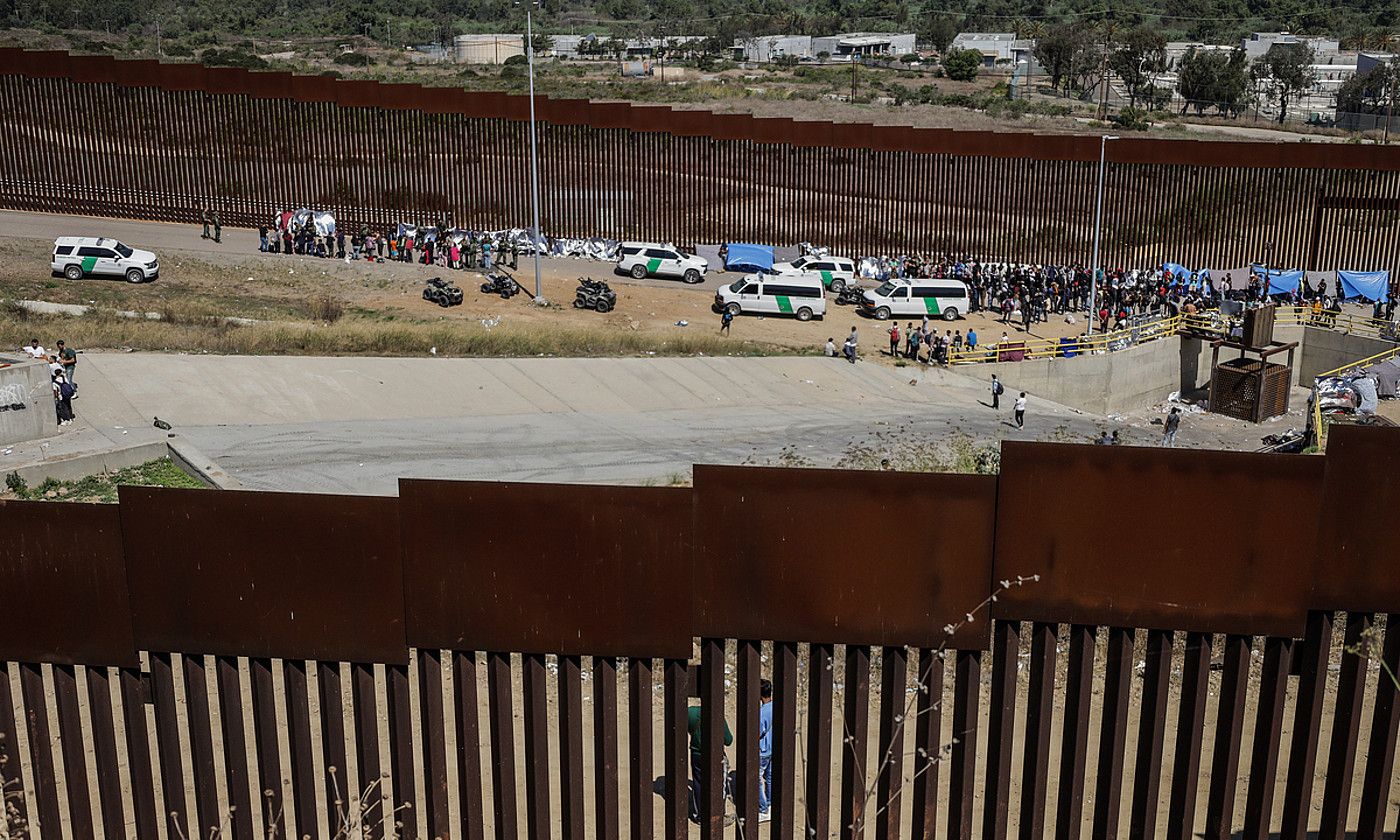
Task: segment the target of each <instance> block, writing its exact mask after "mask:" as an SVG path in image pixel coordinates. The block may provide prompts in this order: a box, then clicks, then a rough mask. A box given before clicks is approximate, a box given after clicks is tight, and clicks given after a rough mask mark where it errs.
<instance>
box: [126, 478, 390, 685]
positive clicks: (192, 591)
mask: <svg viewBox="0 0 1400 840" xmlns="http://www.w3.org/2000/svg"><path fill="white" fill-rule="evenodd" d="M119 496H120V499H121V505H120V507H121V517H122V532H123V535H124V537H125V545H126V561H127V575H128V579H129V580H130V584H131V599H132V612H133V614H134V624H135V634H136V641H137V644H138V645H139V646H140V647H141V648H142V649H143V650H158V651H180V652H184V653H196V652H197V653H212V654H219V655H240V656H253V657H282V658H287V659H327V660H332V661H350V662H385V663H395V664H406V663H407V661H408V645H407V643H406V642H405V639H404V621H403V570H402V563H401V560H400V554H399V513H398V511H399V507H398V500H397V499H393V498H383V497H375V496H326V495H315V494H310V493H263V492H256V493H255V492H234V491H221V492H210V491H207V490H172V489H165V488H150V487H122V488H121V489H120V491H119Z"/></svg>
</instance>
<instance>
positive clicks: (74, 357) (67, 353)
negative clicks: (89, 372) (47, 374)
mask: <svg viewBox="0 0 1400 840" xmlns="http://www.w3.org/2000/svg"><path fill="white" fill-rule="evenodd" d="M58 363H59V364H61V365H63V375H64V377H65V378H67V380H68V383H69V384H70V385H71V384H73V371H75V370H77V368H78V354H77V353H76V352H74V350H73V348H72V347H69V346H68V345H66V344H64V343H63V341H62V340H61V339H60V340H59V342H58Z"/></svg>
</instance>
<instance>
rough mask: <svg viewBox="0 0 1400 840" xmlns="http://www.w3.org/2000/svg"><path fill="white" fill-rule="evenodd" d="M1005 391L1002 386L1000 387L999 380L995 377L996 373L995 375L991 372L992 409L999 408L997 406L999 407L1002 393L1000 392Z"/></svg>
mask: <svg viewBox="0 0 1400 840" xmlns="http://www.w3.org/2000/svg"><path fill="white" fill-rule="evenodd" d="M1005 391H1006V389H1005V388H1004V387H1002V384H1001V380H999V379H997V375H996V374H995V373H994V374H992V408H993V409H999V408H1001V395H1002V393H1003V392H1005Z"/></svg>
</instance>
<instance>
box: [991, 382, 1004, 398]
mask: <svg viewBox="0 0 1400 840" xmlns="http://www.w3.org/2000/svg"><path fill="white" fill-rule="evenodd" d="M992 393H993V394H996V395H997V396H1001V395H1002V394H1004V393H1006V389H1005V388H1003V387H1001V380H1000V379H998V380H997V381H995V382H993V383H992Z"/></svg>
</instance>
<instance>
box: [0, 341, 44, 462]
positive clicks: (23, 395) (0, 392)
mask: <svg viewBox="0 0 1400 840" xmlns="http://www.w3.org/2000/svg"><path fill="white" fill-rule="evenodd" d="M0 361H8V359H5V360H0ZM57 431H58V417H57V416H56V415H55V414H54V408H53V385H52V382H51V380H50V379H49V366H48V365H47V364H46V363H44V362H36V361H32V360H30V361H23V362H16V363H14V364H12V365H11V366H10V367H6V368H0V445H3V444H11V443H19V442H20V441H24V440H33V439H35V438H40V437H44V436H45V435H51V434H54V433H55V432H57Z"/></svg>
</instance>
